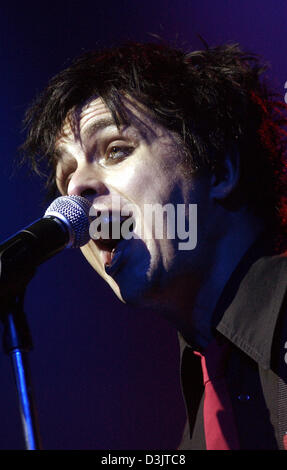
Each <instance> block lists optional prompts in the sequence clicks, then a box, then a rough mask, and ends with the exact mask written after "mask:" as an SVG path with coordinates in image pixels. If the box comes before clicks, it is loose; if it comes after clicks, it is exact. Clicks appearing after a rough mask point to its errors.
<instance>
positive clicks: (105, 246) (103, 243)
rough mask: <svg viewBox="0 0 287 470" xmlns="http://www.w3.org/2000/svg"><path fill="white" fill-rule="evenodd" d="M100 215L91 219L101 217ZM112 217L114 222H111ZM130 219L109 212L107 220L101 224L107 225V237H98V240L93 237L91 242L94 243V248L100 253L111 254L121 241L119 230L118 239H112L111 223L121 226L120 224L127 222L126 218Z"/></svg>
mask: <svg viewBox="0 0 287 470" xmlns="http://www.w3.org/2000/svg"><path fill="white" fill-rule="evenodd" d="M101 215H102V214H100V213H99V214H98V215H97V216H95V217H93V218H96V217H98V216H101ZM113 217H114V221H113ZM129 217H130V215H129V216H121V215H119V214H116V215H115V214H112V212H109V215H108V219H105V221H104V222H101V223H106V224H109V227H108V228H109V232H108V234H109V237H108V238H107V237H105V238H103V237H101V236H100V237H99V238H94V237H93V241H94V243H95V244H96V246H97V247H98V248H99V250H101V251H110V252H112V251H113V249H114V248H115V247H116V246H117V244H118V243H119V242H120V241H121V240H122V239H123V237H122V233H121V230H120V233H119V235H120V237H117V238H113V237H112V235H113V233H112V224H113V223H115V222H116V223H120V225H122V223H123V222H124V221H125V220H127V219H128V218H129Z"/></svg>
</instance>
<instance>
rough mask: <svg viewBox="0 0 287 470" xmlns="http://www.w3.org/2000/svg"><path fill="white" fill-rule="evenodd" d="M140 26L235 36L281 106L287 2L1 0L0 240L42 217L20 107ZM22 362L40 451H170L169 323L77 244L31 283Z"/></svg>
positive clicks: (8, 407)
mask: <svg viewBox="0 0 287 470" xmlns="http://www.w3.org/2000/svg"><path fill="white" fill-rule="evenodd" d="M149 33H153V34H157V35H160V36H161V37H163V38H165V39H169V40H174V39H175V38H177V42H178V43H179V44H180V45H181V44H182V45H183V46H184V47H185V48H186V49H198V48H200V47H201V43H200V40H199V38H198V36H197V35H198V34H200V35H201V36H202V37H203V38H204V39H205V40H206V41H207V42H208V43H209V44H210V45H217V44H219V43H222V42H225V41H233V42H239V43H240V44H241V45H242V47H243V48H244V49H247V50H249V51H253V52H256V53H259V54H261V55H262V56H263V57H264V58H265V59H266V61H267V62H268V63H270V66H271V68H270V71H269V72H268V77H269V79H270V81H271V82H272V83H273V84H274V86H275V87H276V89H277V90H278V92H279V94H281V96H282V101H284V94H285V93H286V90H285V89H284V85H285V82H286V81H287V59H286V34H287V3H286V0H275V1H274V0H273V1H272V0H269V1H267V0H253V1H252V2H250V1H249V0H241V1H228V0H215V1H211V0H189V1H188V0H178V1H172V0H155V1H150V0H146V1H145V2H142V1H137V0H133V1H132V0H121V1H119V0H118V1H113V0H110V1H109V2H102V1H101V2H100V1H97V0H94V1H90V0H86V1H85V2H80V1H78V2H76V1H74V2H72V1H69V2H68V1H59V2H53V1H49V2H46V3H45V2H33V1H31V2H29V1H27V2H22V3H19V2H13V1H12V2H5V4H3V3H2V4H1V6H0V41H1V48H0V53H1V65H2V68H1V75H0V83H1V107H0V114H1V135H0V157H1V170H0V198H1V201H2V203H1V231H0V239H2V240H4V239H5V238H6V237H8V236H9V235H11V234H13V233H14V232H16V231H17V230H19V229H20V228H22V227H24V226H25V225H27V224H29V223H30V222H32V221H33V220H35V219H37V218H38V217H41V216H42V215H43V212H44V209H45V203H44V190H43V185H42V182H41V181H40V180H39V179H38V178H36V177H31V176H30V175H29V174H28V173H27V171H26V170H25V169H24V168H21V169H17V168H16V166H15V161H16V159H17V148H18V146H19V145H20V144H21V143H22V141H23V134H22V133H21V120H22V118H23V115H24V112H25V109H26V108H27V106H28V104H29V103H30V102H31V100H32V99H33V98H34V96H35V94H36V93H38V92H39V91H40V90H41V89H42V88H43V87H44V86H45V84H46V83H47V81H48V79H49V78H50V77H51V76H53V75H54V74H55V73H56V72H58V71H60V70H61V69H62V68H63V67H65V66H66V65H67V61H69V60H70V59H71V58H73V57H74V56H76V55H79V54H81V53H82V52H84V51H86V50H90V49H92V48H94V47H97V46H98V45H100V46H109V45H113V44H117V43H118V42H119V41H125V40H129V39H132V40H141V41H149V40H150V39H151V36H150V35H149ZM25 306H26V312H27V318H28V321H29V325H30V328H31V332H32V336H33V341H34V350H33V352H32V353H31V354H30V365H31V372H32V378H33V383H34V389H35V398H36V403H37V409H38V415H39V423H40V431H41V435H42V441H43V447H44V449H174V448H176V446H177V445H178V443H179V440H180V436H181V432H182V428H183V425H184V406H183V402H182V398H181V393H180V384H179V366H178V361H179V351H178V344H177V335H176V332H175V331H174V329H173V328H172V327H171V326H170V325H169V324H168V323H167V322H166V321H165V320H163V319H161V318H159V317H158V316H157V315H156V314H155V313H154V312H143V311H141V310H140V309H138V310H135V309H132V308H130V307H127V306H124V305H122V304H121V303H120V302H119V301H118V300H117V299H116V298H115V296H114V294H113V292H112V291H111V290H110V288H109V287H108V286H106V285H105V283H104V282H103V281H102V280H101V279H100V278H99V277H98V276H97V274H96V273H95V272H94V271H93V270H92V268H91V267H90V266H89V265H88V264H87V263H86V261H85V259H84V258H83V257H82V255H81V254H80V252H79V251H72V250H70V251H68V250H67V251H65V252H62V253H61V254H59V255H57V256H56V257H55V258H53V259H51V260H50V261H48V262H47V263H45V265H43V266H41V267H40V268H39V270H38V272H37V275H36V276H35V278H34V279H33V280H32V282H31V283H30V285H29V287H28V291H27V296H26V303H25ZM0 383H1V387H0V449H23V448H24V440H23V436H22V429H21V422H20V416H19V411H18V404H17V397H16V389H15V385H14V379H13V375H12V368H11V365H10V360H9V358H8V357H7V356H6V355H5V354H4V353H3V348H2V346H1V345H0Z"/></svg>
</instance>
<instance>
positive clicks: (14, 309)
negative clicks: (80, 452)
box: [1, 290, 41, 450]
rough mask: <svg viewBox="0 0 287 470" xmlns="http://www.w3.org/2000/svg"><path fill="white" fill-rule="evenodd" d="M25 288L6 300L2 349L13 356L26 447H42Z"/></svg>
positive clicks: (37, 448) (2, 317)
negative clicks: (33, 381)
mask: <svg viewBox="0 0 287 470" xmlns="http://www.w3.org/2000/svg"><path fill="white" fill-rule="evenodd" d="M24 296H25V290H23V291H22V292H21V293H20V294H17V295H14V296H13V297H10V298H8V299H4V305H2V306H1V308H3V311H2V315H1V320H2V322H3V326H4V331H3V348H4V352H5V353H6V354H7V355H8V356H10V358H11V362H12V367H13V372H14V378H15V383H16V388H17V394H18V402H19V410H20V416H21V421H22V427H23V432H24V439H25V448H26V450H40V449H41V438H40V434H39V428H38V422H37V413H36V407H35V401H34V397H33V392H32V384H31V376H30V370H29V364H28V352H29V351H30V350H31V349H32V347H33V344H32V339H31V334H30V330H29V326H28V323H27V320H26V316H25V312H24Z"/></svg>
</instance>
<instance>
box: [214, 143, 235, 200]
mask: <svg viewBox="0 0 287 470" xmlns="http://www.w3.org/2000/svg"><path fill="white" fill-rule="evenodd" d="M239 178H240V156H239V153H238V151H232V152H230V153H227V154H226V155H225V159H224V161H223V162H222V163H220V164H219V165H218V167H216V168H215V169H214V170H213V173H212V176H211V197H212V198H213V199H217V200H224V199H225V198H227V197H228V196H230V195H231V193H232V192H234V191H235V189H236V188H237V186H238V183H239Z"/></svg>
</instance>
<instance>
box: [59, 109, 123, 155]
mask: <svg viewBox="0 0 287 470" xmlns="http://www.w3.org/2000/svg"><path fill="white" fill-rule="evenodd" d="M110 126H114V127H117V126H116V123H115V120H114V119H113V118H112V116H110V117H106V118H101V119H98V120H97V121H94V122H92V123H91V124H90V125H88V126H87V127H86V129H85V130H84V132H83V134H82V137H81V136H80V132H79V127H78V126H77V129H74V131H73V133H74V135H78V136H80V139H81V140H82V138H86V139H89V138H90V137H92V136H93V135H94V134H95V133H97V132H99V131H101V130H103V129H106V128H107V127H110ZM62 151H63V145H62V144H60V145H59V146H57V148H55V149H54V152H53V154H54V156H55V157H56V159H61V157H62Z"/></svg>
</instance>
